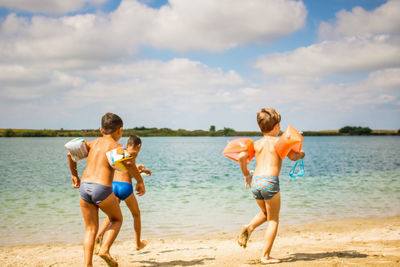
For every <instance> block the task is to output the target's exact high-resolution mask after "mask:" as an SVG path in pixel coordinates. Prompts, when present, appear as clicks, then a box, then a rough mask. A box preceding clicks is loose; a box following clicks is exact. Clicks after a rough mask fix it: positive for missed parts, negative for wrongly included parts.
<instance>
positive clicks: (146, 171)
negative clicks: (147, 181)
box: [140, 170, 151, 176]
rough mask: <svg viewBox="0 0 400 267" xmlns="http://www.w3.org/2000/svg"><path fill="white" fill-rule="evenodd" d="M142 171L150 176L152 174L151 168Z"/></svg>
mask: <svg viewBox="0 0 400 267" xmlns="http://www.w3.org/2000/svg"><path fill="white" fill-rule="evenodd" d="M140 173H144V174H147V175H148V176H151V171H150V170H141V171H140Z"/></svg>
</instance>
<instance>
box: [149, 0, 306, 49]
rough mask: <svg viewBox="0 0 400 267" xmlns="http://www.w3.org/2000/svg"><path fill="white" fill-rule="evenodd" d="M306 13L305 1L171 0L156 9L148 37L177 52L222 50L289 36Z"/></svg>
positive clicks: (303, 19)
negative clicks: (151, 29) (152, 26)
mask: <svg viewBox="0 0 400 267" xmlns="http://www.w3.org/2000/svg"><path fill="white" fill-rule="evenodd" d="M306 14H307V11H306V8H305V6H304V4H303V3H302V2H295V1H286V0H270V1H264V0H247V1H242V0H219V1H214V0H196V1H187V0H171V1H169V5H166V6H163V7H162V8H161V9H160V10H159V11H158V12H157V15H156V16H155V19H154V21H153V23H154V28H153V31H150V32H149V33H150V38H149V39H150V43H151V44H152V45H154V46H156V47H162V48H163V47H167V48H171V49H174V50H178V51H185V50H191V49H197V50H208V51H220V50H225V49H228V48H232V47H236V46H238V45H239V44H242V43H249V42H270V41H272V40H275V39H277V38H278V37H281V36H284V35H288V34H290V33H292V32H293V31H296V30H298V29H300V28H302V27H303V26H304V22H305V18H306ZM288 18H290V19H288Z"/></svg>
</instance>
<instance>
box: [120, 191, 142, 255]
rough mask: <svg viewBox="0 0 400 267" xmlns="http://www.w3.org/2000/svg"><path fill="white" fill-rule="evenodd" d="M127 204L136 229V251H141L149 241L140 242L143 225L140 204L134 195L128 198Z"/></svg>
mask: <svg viewBox="0 0 400 267" xmlns="http://www.w3.org/2000/svg"><path fill="white" fill-rule="evenodd" d="M125 203H126V205H127V206H128V208H129V210H130V211H131V213H132V216H133V227H134V229H135V236H136V249H137V250H140V249H142V248H144V247H145V246H146V245H147V241H146V240H140V237H141V231H142V224H141V218H140V209H139V204H138V202H137V200H136V197H135V195H134V194H131V195H130V196H129V197H127V198H126V199H125Z"/></svg>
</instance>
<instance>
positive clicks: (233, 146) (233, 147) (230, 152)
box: [222, 138, 255, 164]
mask: <svg viewBox="0 0 400 267" xmlns="http://www.w3.org/2000/svg"><path fill="white" fill-rule="evenodd" d="M242 152H247V153H248V155H249V157H248V158H247V164H249V163H250V161H251V160H252V159H253V158H254V155H255V151H254V142H253V140H252V139H250V138H237V139H234V140H232V141H230V142H229V143H228V144H227V145H226V147H225V149H224V151H223V152H222V154H223V155H224V156H225V157H227V158H230V159H233V160H234V161H239V154H240V153H242Z"/></svg>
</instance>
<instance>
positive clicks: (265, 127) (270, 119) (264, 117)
mask: <svg viewBox="0 0 400 267" xmlns="http://www.w3.org/2000/svg"><path fill="white" fill-rule="evenodd" d="M280 122H281V114H279V112H278V111H276V110H275V109H273V108H262V109H261V110H260V111H259V112H258V113H257V123H258V126H259V127H260V130H261V132H263V133H266V132H269V131H271V130H272V129H274V127H275V125H276V124H278V123H280Z"/></svg>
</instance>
